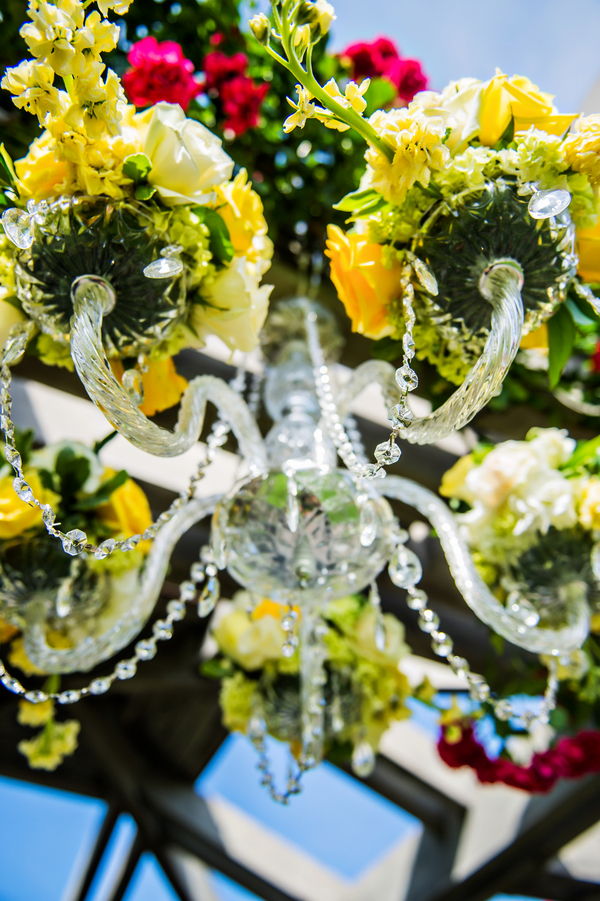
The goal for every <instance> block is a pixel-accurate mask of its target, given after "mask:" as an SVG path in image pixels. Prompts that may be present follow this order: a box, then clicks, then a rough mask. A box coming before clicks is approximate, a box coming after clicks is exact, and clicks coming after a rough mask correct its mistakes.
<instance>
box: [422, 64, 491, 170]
mask: <svg viewBox="0 0 600 901" xmlns="http://www.w3.org/2000/svg"><path fill="white" fill-rule="evenodd" d="M485 87H486V85H485V84H483V83H482V82H481V81H478V80H477V79H476V78H461V79H460V80H459V81H451V82H450V84H449V85H448V86H447V87H445V88H444V90H443V91H442V93H441V94H436V93H435V92H434V91H421V92H420V93H418V94H416V95H415V98H414V100H413V103H414V104H415V105H416V106H418V107H420V108H421V109H422V110H423V112H424V113H425V115H427V116H441V117H442V118H443V120H444V123H445V125H446V128H450V129H451V132H450V135H449V137H448V139H447V141H446V146H447V147H448V148H449V149H450V150H451V151H452V153H454V151H455V150H456V148H457V147H460V146H464V145H466V144H467V143H468V142H469V141H470V140H471V138H473V137H475V135H477V134H479V127H480V122H481V104H482V100H483V92H484V89H485Z"/></svg>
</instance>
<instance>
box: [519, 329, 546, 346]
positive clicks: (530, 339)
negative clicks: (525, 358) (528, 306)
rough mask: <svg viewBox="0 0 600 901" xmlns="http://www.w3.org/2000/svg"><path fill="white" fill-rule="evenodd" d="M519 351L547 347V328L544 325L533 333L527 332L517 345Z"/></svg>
mask: <svg viewBox="0 0 600 901" xmlns="http://www.w3.org/2000/svg"><path fill="white" fill-rule="evenodd" d="M519 347H520V348H521V350H531V349H532V348H544V347H545V348H547V347H548V326H547V325H546V324H545V323H544V325H541V326H540V327H539V328H536V330H535V331H533V332H528V333H527V334H526V335H523V337H522V338H521V343H520V344H519Z"/></svg>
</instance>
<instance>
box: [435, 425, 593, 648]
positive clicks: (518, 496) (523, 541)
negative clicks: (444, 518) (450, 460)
mask: <svg viewBox="0 0 600 901" xmlns="http://www.w3.org/2000/svg"><path fill="white" fill-rule="evenodd" d="M599 447H600V439H597V438H596V439H594V440H592V441H589V442H582V443H580V444H579V445H577V443H576V442H575V441H574V440H573V439H572V438H569V437H568V434H567V432H566V431H564V430H562V429H555V428H551V429H531V431H530V432H529V433H528V435H527V439H526V440H525V441H505V442H503V443H501V444H498V445H496V446H495V447H494V446H492V445H479V446H478V447H477V448H476V449H475V450H474V451H472V452H471V453H470V454H467V455H466V456H465V457H461V458H460V460H459V461H458V462H457V463H456V464H455V465H454V466H453V467H452V469H450V470H449V471H448V472H447V473H445V475H444V477H443V479H442V485H441V488H440V493H441V494H442V495H444V496H445V497H448V498H450V505H451V506H452V507H454V509H455V510H456V511H457V513H456V515H457V518H458V520H459V523H460V528H461V531H462V534H463V537H464V539H465V540H466V542H467V545H468V546H469V548H470V551H471V555H472V557H473V560H474V562H475V564H476V566H477V568H478V569H479V572H480V575H481V576H482V578H483V580H484V582H486V584H487V585H488V586H489V588H490V589H491V590H492V592H493V593H494V594H495V595H496V597H497V598H499V600H501V601H502V602H503V603H504V604H505V605H506V606H507V607H508V608H509V609H510V610H511V612H512V613H513V614H516V615H517V616H518V617H520V618H521V619H522V620H523V622H524V623H525V624H526V625H528V626H536V625H538V624H539V626H540V627H541V628H544V627H546V628H558V627H560V626H562V624H563V623H564V622H565V611H566V610H567V609H568V608H569V607H570V606H572V605H574V604H578V603H581V601H582V600H583V602H584V603H587V604H588V606H589V609H590V612H591V627H592V630H593V631H598V630H599V629H600V591H599V589H598V579H599V577H600V545H599V544H598V534H599V532H598V530H599V529H600V458H599V456H598V448H599Z"/></svg>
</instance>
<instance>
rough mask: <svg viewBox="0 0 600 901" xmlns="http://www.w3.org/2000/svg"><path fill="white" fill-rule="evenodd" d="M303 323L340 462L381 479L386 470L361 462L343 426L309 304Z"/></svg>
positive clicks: (364, 475)
mask: <svg viewBox="0 0 600 901" xmlns="http://www.w3.org/2000/svg"><path fill="white" fill-rule="evenodd" d="M305 325H306V337H307V344H308V350H309V353H310V358H311V362H312V366H313V373H314V377H315V390H316V394H317V398H318V401H319V406H320V408H321V414H322V416H323V422H324V424H325V428H326V430H327V434H328V435H329V437H330V438H331V441H332V442H333V444H334V446H335V448H336V450H337V452H338V454H339V456H340V458H341V460H342V462H343V463H344V465H345V466H346V468H347V469H348V470H349V471H350V472H351V473H352V475H353V476H354V477H355V478H357V479H381V478H384V476H385V470H384V469H382V468H381V466H380V465H379V464H378V463H377V464H375V463H361V462H360V460H359V459H358V457H357V455H356V453H355V451H354V448H353V446H352V442H351V440H350V438H349V436H348V433H347V432H346V429H345V428H344V425H343V423H342V420H341V418H340V415H339V413H338V411H337V406H336V403H335V400H334V397H333V392H332V390H331V377H330V375H329V367H328V366H327V365H326V363H325V357H324V355H323V350H322V348H321V344H320V342H319V332H318V329H317V314H316V313H315V311H314V310H313V309H312V308H311V307H310V305H309V304H308V303H307V305H306V311H305Z"/></svg>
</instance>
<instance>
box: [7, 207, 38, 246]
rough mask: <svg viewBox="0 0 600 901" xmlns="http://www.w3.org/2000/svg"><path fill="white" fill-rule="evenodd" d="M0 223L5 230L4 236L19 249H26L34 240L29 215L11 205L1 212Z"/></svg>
mask: <svg viewBox="0 0 600 901" xmlns="http://www.w3.org/2000/svg"><path fill="white" fill-rule="evenodd" d="M2 225H3V227H4V231H5V232H6V237H7V238H8V239H9V240H10V241H12V243H13V244H15V245H16V246H17V247H18V248H19V250H27V249H28V248H29V247H31V245H32V244H33V241H34V235H33V229H32V228H31V217H30V216H28V215H27V213H24V212H23V210H18V209H16V207H11V208H10V209H9V210H5V211H4V212H3V213H2Z"/></svg>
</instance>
